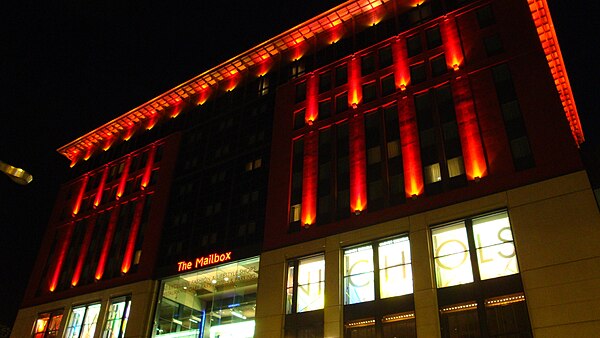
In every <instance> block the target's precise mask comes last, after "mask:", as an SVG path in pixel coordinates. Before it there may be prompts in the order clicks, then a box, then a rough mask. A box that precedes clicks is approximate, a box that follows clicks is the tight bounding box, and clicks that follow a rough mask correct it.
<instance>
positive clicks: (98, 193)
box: [94, 165, 108, 207]
mask: <svg viewBox="0 0 600 338" xmlns="http://www.w3.org/2000/svg"><path fill="white" fill-rule="evenodd" d="M107 176H108V165H105V166H104V170H103V171H102V177H101V178H100V184H98V190H97V191H96V198H95V199H94V206H95V207H97V206H99V205H100V202H102V193H103V192H104V184H105V183H106V177H107Z"/></svg>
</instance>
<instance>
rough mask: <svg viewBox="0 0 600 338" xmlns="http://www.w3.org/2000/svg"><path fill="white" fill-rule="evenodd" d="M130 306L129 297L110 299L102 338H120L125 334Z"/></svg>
mask: <svg viewBox="0 0 600 338" xmlns="http://www.w3.org/2000/svg"><path fill="white" fill-rule="evenodd" d="M130 307H131V299H129V297H119V298H116V299H111V301H110V306H109V307H108V319H107V320H106V328H105V330H104V334H103V335H102V337H103V338H121V337H123V336H124V335H125V329H126V328H127V320H128V318H129V309H130Z"/></svg>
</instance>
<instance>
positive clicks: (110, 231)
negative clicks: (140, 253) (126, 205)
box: [95, 205, 121, 280]
mask: <svg viewBox="0 0 600 338" xmlns="http://www.w3.org/2000/svg"><path fill="white" fill-rule="evenodd" d="M120 209H121V208H120V206H119V205H117V206H116V207H115V208H114V209H113V210H112V213H111V214H110V220H109V221H108V228H107V229H106V235H105V236H104V243H103V244H102V251H101V252H100V259H99V260H98V266H97V267H96V275H95V277H96V279H97V280H100V279H101V278H102V275H104V267H105V266H106V260H107V259H108V253H109V251H110V245H111V244H112V240H113V237H114V235H115V229H116V227H117V220H118V219H119V210H120Z"/></svg>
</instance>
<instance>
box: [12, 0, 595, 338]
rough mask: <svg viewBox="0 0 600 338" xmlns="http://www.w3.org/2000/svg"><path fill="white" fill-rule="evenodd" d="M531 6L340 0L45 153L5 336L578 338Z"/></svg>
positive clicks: (572, 248)
mask: <svg viewBox="0 0 600 338" xmlns="http://www.w3.org/2000/svg"><path fill="white" fill-rule="evenodd" d="M583 141H584V138H583V132H582V129H581V126H580V123H579V118H578V114H577V110H576V107H575V104H574V101H573V97H572V93H571V90H570V86H569V82H568V78H567V76H566V72H565V69H564V65H563V61H562V56H561V54H560V49H559V47H558V42H557V40H556V36H555V32H554V28H553V25H552V21H551V18H550V14H549V12H548V8H547V4H546V1H545V0H527V1H526V0H503V1H500V0H496V1H492V0H490V1H468V0H445V1H443V0H430V1H405V0H390V1H382V0H351V1H347V2H344V3H342V4H340V5H339V6H337V7H335V8H333V9H331V10H329V11H327V12H325V13H323V14H321V15H319V16H317V17H315V18H313V19H311V20H308V21H307V22H304V23H302V24H300V25H298V26H296V27H294V28H292V29H290V30H289V31H287V32H284V33H282V34H280V35H278V36H276V37H274V38H272V39H271V40H268V41H266V42H264V43H262V44H260V45H258V46H256V47H254V48H252V49H250V50H248V51H246V52H244V53H242V54H241V55H238V56H236V57H234V58H232V59H230V60H229V61H227V62H225V63H223V64H221V65H219V66H217V67H214V68H212V69H210V70H208V71H206V72H204V73H202V74H200V75H199V76H197V77H195V78H193V79H191V80H189V81H187V82H186V83H183V84H181V85H180V86H178V87H176V88H174V89H172V90H171V91H168V92H167V93H164V94H163V95H160V96H158V97H157V98H155V99H153V100H151V101H149V102H147V103H145V104H143V105H141V106H139V107H137V108H135V109H133V110H131V111H130V112H128V113H126V114H124V115H122V116H121V117H119V118H117V119H115V120H113V121H111V122H109V123H107V124H105V125H103V126H101V127H99V128H97V129H95V130H94V131H92V132H90V133H88V134H86V135H84V136H82V137H81V138H79V139H77V140H75V141H73V142H71V143H69V144H68V145H66V146H64V147H62V148H60V149H59V152H60V153H61V154H63V155H64V156H65V157H67V158H68V159H69V160H70V161H71V166H72V167H73V170H74V171H75V174H74V177H75V178H74V179H73V180H72V181H70V182H67V183H66V184H64V185H63V187H62V188H61V191H60V192H59V196H58V198H57V203H56V207H55V211H54V213H53V216H52V219H51V220H50V225H49V228H48V231H47V234H46V236H45V241H44V244H43V247H42V248H41V251H40V258H39V259H38V261H37V263H36V267H35V270H34V271H35V272H34V274H33V277H32V278H31V281H30V285H29V288H28V292H27V295H26V298H25V300H24V304H23V307H22V309H21V310H20V312H19V316H18V318H17V322H16V324H15V328H14V329H13V336H15V337H23V336H28V335H29V336H32V337H54V336H61V337H125V336H127V337H148V336H152V337H162V338H169V337H203V338H204V337H211V338H213V337H351V338H357V337H397V336H402V337H416V336H418V337H455V336H461V337H462V336H464V337H499V336H514V337H532V336H535V337H545V336H581V337H585V336H593V335H594V334H595V332H597V329H598V328H599V326H600V316H599V315H598V314H596V313H594V312H593V311H589V310H588V309H589V308H594V307H598V305H600V304H598V303H599V301H598V299H600V297H599V293H598V291H597V288H596V287H595V285H597V284H598V282H600V273H599V272H598V271H597V269H595V267H596V266H598V263H600V256H599V254H598V252H597V250H594V248H595V245H596V243H598V241H600V231H598V229H596V227H595V225H597V224H599V223H600V214H599V211H598V207H597V205H596V203H595V200H594V195H593V192H592V189H591V186H590V183H589V180H588V177H587V175H586V172H585V170H584V167H583V164H582V162H581V160H580V156H579V151H578V146H579V145H580V144H581V143H582V142H583Z"/></svg>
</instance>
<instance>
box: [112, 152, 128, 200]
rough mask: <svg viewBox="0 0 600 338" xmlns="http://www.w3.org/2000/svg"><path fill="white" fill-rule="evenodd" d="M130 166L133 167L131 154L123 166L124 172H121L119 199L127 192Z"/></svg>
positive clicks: (118, 189)
mask: <svg viewBox="0 0 600 338" xmlns="http://www.w3.org/2000/svg"><path fill="white" fill-rule="evenodd" d="M129 167H131V155H128V156H127V159H125V167H124V168H123V172H122V173H121V179H120V180H119V187H118V188H117V196H116V198H117V199H120V198H121V196H123V193H124V192H125V186H126V185H127V178H128V177H129Z"/></svg>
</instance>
